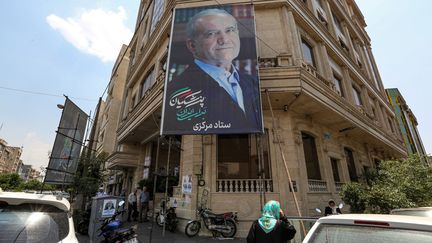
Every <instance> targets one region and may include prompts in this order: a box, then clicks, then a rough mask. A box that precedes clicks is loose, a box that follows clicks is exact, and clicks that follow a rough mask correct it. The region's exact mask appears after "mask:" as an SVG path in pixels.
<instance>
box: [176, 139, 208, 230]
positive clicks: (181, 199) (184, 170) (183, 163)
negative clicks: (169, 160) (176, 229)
mask: <svg viewBox="0 0 432 243" xmlns="http://www.w3.org/2000/svg"><path fill="white" fill-rule="evenodd" d="M202 155H203V153H202V137H201V136H196V135H195V136H194V135H184V136H183V137H182V151H181V155H180V173H179V177H180V178H179V187H178V188H177V189H176V190H175V192H174V197H175V198H176V199H177V200H178V202H177V206H178V208H177V215H178V216H179V217H180V218H184V219H194V217H195V209H196V208H197V201H198V199H199V198H198V197H199V196H200V194H199V192H198V178H199V177H198V176H197V175H198V174H202V171H201V168H202V165H203V164H202V159H203V156H202ZM183 176H192V192H191V193H190V194H184V193H182V188H181V186H182V178H183ZM206 183H209V182H206ZM180 223H181V224H182V223H185V222H180Z"/></svg>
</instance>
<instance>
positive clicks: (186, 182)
mask: <svg viewBox="0 0 432 243" xmlns="http://www.w3.org/2000/svg"><path fill="white" fill-rule="evenodd" d="M182 193H184V194H191V193H192V175H185V176H183V179H182Z"/></svg>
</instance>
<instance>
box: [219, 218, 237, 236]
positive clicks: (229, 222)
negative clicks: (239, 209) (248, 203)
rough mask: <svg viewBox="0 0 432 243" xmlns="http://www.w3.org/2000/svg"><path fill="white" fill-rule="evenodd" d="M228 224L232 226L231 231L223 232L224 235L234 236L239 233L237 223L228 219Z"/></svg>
mask: <svg viewBox="0 0 432 243" xmlns="http://www.w3.org/2000/svg"><path fill="white" fill-rule="evenodd" d="M225 223H226V226H228V227H230V228H231V231H230V232H229V233H223V232H221V234H222V236H223V237H225V238H232V237H234V235H235V234H236V233H237V225H236V223H235V222H234V221H233V220H227V221H226V222H225Z"/></svg>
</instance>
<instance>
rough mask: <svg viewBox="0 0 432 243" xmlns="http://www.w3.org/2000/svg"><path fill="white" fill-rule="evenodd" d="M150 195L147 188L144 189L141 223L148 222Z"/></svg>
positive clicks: (141, 197)
mask: <svg viewBox="0 0 432 243" xmlns="http://www.w3.org/2000/svg"><path fill="white" fill-rule="evenodd" d="M149 201H150V193H149V192H148V191H147V187H143V189H142V192H141V195H140V204H141V207H140V222H146V221H148V219H147V212H148V209H149Z"/></svg>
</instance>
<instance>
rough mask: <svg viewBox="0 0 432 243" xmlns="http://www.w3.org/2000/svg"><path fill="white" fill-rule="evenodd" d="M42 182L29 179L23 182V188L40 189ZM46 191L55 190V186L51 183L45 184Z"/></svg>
mask: <svg viewBox="0 0 432 243" xmlns="http://www.w3.org/2000/svg"><path fill="white" fill-rule="evenodd" d="M42 184H43V183H42V182H40V181H38V180H35V179H31V180H28V181H27V182H26V183H24V184H22V186H21V188H22V189H24V190H35V191H39V190H41V189H42ZM43 190H44V191H52V190H55V187H54V186H53V185H49V184H45V185H44V188H43Z"/></svg>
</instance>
